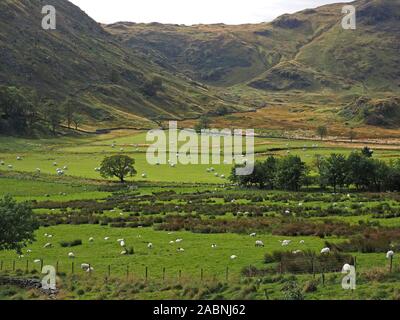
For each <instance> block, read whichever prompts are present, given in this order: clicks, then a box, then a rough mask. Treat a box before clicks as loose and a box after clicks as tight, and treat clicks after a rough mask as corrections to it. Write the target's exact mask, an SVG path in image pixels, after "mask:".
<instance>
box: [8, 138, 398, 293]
mask: <svg viewBox="0 0 400 320" xmlns="http://www.w3.org/2000/svg"><path fill="white" fill-rule="evenodd" d="M145 137H146V135H145V133H143V132H137V131H126V130H121V131H115V132H111V133H108V134H102V135H90V136H84V137H75V138H70V137H62V138H59V139H40V140H24V139H17V138H2V137H1V138H0V141H1V143H0V151H1V154H0V161H4V165H1V166H0V196H3V195H5V194H11V195H12V196H13V197H15V199H16V200H17V201H30V202H31V203H32V205H33V207H34V212H35V213H36V214H37V215H38V217H39V218H40V221H41V228H40V229H39V230H38V231H37V233H36V241H35V242H34V243H32V244H30V245H29V246H28V247H27V248H25V249H24V252H23V257H18V255H17V254H16V253H15V252H10V251H7V252H4V251H3V252H0V261H2V266H3V270H2V272H3V273H8V274H20V275H24V276H35V277H38V276H39V275H38V273H34V272H32V270H37V271H38V270H39V264H37V263H36V264H35V263H34V260H36V259H42V260H43V262H44V263H45V264H50V265H58V271H59V273H60V282H61V283H62V290H61V293H60V298H71V299H90V298H96V299H100V298H111V299H122V298H143V299H157V298H161V299H164V298H165V299H168V298H205V299H216V298H228V299H234V298H248V299H265V298H266V295H267V296H268V298H271V299H281V298H282V297H283V296H282V292H283V291H282V290H283V289H282V288H283V286H284V285H285V283H287V282H288V281H293V280H295V281H297V282H298V283H299V285H300V286H301V288H303V287H306V286H308V285H309V282H310V281H316V280H315V278H313V277H312V275H310V274H301V273H300V274H279V272H276V273H271V272H269V273H268V274H265V275H259V276H257V277H247V276H245V275H244V273H243V269H244V268H248V267H250V266H251V267H252V268H255V270H258V271H260V272H261V271H262V270H264V269H265V270H267V269H268V268H270V267H271V268H276V266H275V265H274V264H268V263H265V261H264V256H265V254H266V253H270V254H271V253H273V252H274V251H290V252H292V251H295V250H301V251H304V252H306V251H308V250H310V251H312V252H315V253H316V254H319V252H320V250H321V249H322V248H324V247H325V246H326V242H329V243H331V244H341V243H343V242H344V241H346V240H349V239H350V238H351V237H352V236H353V234H352V231H353V230H354V232H355V233H359V234H362V232H367V230H369V229H368V228H375V229H377V230H386V229H390V230H392V229H396V228H398V227H400V220H399V219H400V198H399V196H398V193H391V194H357V193H355V192H354V191H350V192H349V194H347V192H346V193H344V194H337V195H334V194H332V193H331V191H329V190H328V191H321V190H318V189H315V190H304V191H303V192H299V193H289V192H280V191H266V190H241V189H237V188H236V187H233V186H230V185H229V181H228V179H226V178H225V179H223V178H221V177H216V176H215V175H214V173H215V172H217V173H219V174H224V175H225V177H228V176H229V173H230V170H231V166H232V165H230V164H220V165H217V164H201V165H181V164H178V165H177V166H176V167H175V168H172V167H170V166H169V165H159V166H151V165H149V164H148V163H147V161H146V150H147V147H148V142H147V141H146V139H145ZM255 143H256V145H255V150H256V153H257V154H256V159H264V158H265V157H266V156H267V155H270V154H272V155H276V156H284V155H286V154H296V155H299V156H300V157H301V158H302V159H303V160H304V161H305V162H306V163H307V164H308V165H309V166H310V168H311V170H313V160H314V159H315V156H316V155H327V154H330V153H333V152H336V153H344V154H348V153H350V152H351V151H352V150H354V149H356V148H361V147H362V146H361V145H354V144H345V143H337V144H334V143H332V142H325V141H311V140H287V139H281V138H259V137H257V138H256V139H255ZM113 144H114V147H113V146H112V145H113ZM120 148H122V150H121V149H120ZM210 150H211V149H210ZM374 151H375V153H374V157H375V158H380V159H383V160H386V161H389V160H390V159H395V158H400V149H398V148H395V147H393V146H392V147H390V148H389V147H387V148H386V147H385V146H379V147H376V148H374ZM115 153H124V154H127V155H129V156H131V157H133V158H134V159H135V161H136V164H135V168H136V169H137V172H138V174H137V176H135V177H133V178H129V179H128V181H129V184H128V186H122V185H120V184H119V183H117V182H116V181H115V180H113V179H109V180H105V179H103V178H102V177H101V176H100V175H99V173H98V172H96V171H95V170H94V168H96V167H98V166H99V165H100V162H101V161H102V159H103V158H104V156H106V155H110V154H115ZM17 157H22V160H17ZM54 162H56V163H57V165H54V164H53V163H54ZM9 164H10V165H12V166H13V167H12V169H9V168H8V165H9ZM64 166H67V167H68V168H67V169H66V170H65V175H64V176H57V175H56V174H55V170H56V168H58V167H60V168H63V167H64ZM210 167H214V168H215V171H214V172H212V173H211V172H207V168H210ZM36 168H40V173H38V172H37V171H36ZM142 173H146V175H147V177H146V178H142V177H141V174H142ZM93 200H94V201H93ZM287 210H288V211H289V212H290V215H289V216H288V215H287V214H285V212H286V211H287ZM398 214H399V215H398ZM297 222H298V223H299V225H296V223H297ZM257 223H261V224H260V225H257ZM262 223H265V224H262ZM294 226H300V228H299V229H295V230H294V229H293V228H294ZM302 226H303V227H302ZM307 228H308V229H307ZM313 228H314V229H315V230H314V229H313ZM310 230H311V231H310ZM252 231H254V232H256V233H257V236H256V237H254V238H253V237H250V236H249V234H250V233H251V232H252ZM45 233H47V234H52V235H53V237H52V238H51V239H50V238H47V237H45V236H44V234H45ZM90 237H93V238H94V241H93V242H89V241H88V239H89V238H90ZM105 237H109V240H104V238H105ZM122 238H123V239H124V240H125V242H126V244H127V247H132V248H133V249H134V254H132V255H122V254H121V251H122V248H121V246H120V244H119V243H118V242H117V239H122ZM77 239H79V240H82V242H83V243H82V245H78V246H76V247H61V245H60V242H61V241H73V240H77ZM176 239H183V241H182V242H180V243H176V242H174V243H170V242H171V241H175V240H176ZM256 240H261V241H262V242H263V243H264V245H265V247H261V248H258V247H255V241H256ZM283 240H292V242H291V243H290V245H289V246H286V247H284V246H282V244H281V242H280V241H283ZM300 240H304V244H301V243H300ZM48 242H50V243H52V248H44V245H45V244H46V243H48ZM150 242H151V243H152V244H153V248H152V249H149V248H148V243H150ZM212 244H216V245H217V247H216V248H212V247H211V245H212ZM394 245H396V246H397V242H396V243H394ZM179 248H183V249H184V252H180V251H178V250H177V249H179ZM27 249H29V250H31V251H32V252H30V253H28V252H27V251H26V250H27ZM388 249H390V248H388ZM69 252H73V253H74V254H75V258H74V259H70V258H69V257H68V253H69ZM346 254H349V255H351V256H352V257H356V258H357V270H358V272H359V273H360V277H361V278H360V286H359V290H356V291H355V292H354V293H352V294H351V293H349V292H346V291H344V290H342V289H341V287H340V280H341V278H340V277H341V275H340V273H327V274H326V284H325V285H324V286H321V285H318V289H317V290H316V291H308V290H305V291H304V294H305V298H307V299H326V298H328V299H332V298H333V299H358V298H360V299H361V298H371V299H372V298H373V299H375V298H376V299H378V298H389V299H390V298H393V297H395V296H396V295H397V292H398V290H400V285H398V284H399V283H400V282H399V281H398V280H397V278H396V277H397V271H398V269H399V266H400V265H399V261H398V257H397V256H395V258H394V269H393V270H394V271H395V272H393V273H392V274H389V273H388V272H387V270H388V265H389V262H388V259H386V257H385V252H363V251H357V250H356V251H351V252H346ZM232 255H236V256H237V258H236V259H231V256H232ZM14 263H15V266H14V267H13V264H14ZM72 263H74V275H73V276H72ZM81 263H89V264H90V265H91V266H93V268H94V271H93V273H92V274H91V277H92V280H90V278H88V274H86V273H85V272H83V271H82V270H81V269H80V264H81ZM27 264H28V270H29V273H28V274H24V273H25V269H26V266H27ZM109 266H110V268H111V269H110V270H111V278H112V279H111V278H109V281H110V283H108V284H107V285H105V284H104V283H103V280H104V277H106V276H108V270H109V269H108V268H109ZM146 267H147V270H148V279H147V280H148V282H146V283H144V282H143V281H145V280H146V279H145V270H146ZM163 268H165V278H166V279H163ZM227 268H228V269H227ZM13 269H14V270H13ZM375 269H376V270H377V271H376V272H375V271H374V272H375V273H373V274H372V271H371V270H375ZM227 270H228V281H227V280H226V279H227V278H226V272H227ZM274 270H275V271H276V270H277V269H274ZM127 272H128V277H127ZM201 272H203V278H204V283H203V282H201V281H200V280H201ZM179 275H180V276H179ZM378 276H381V278H382V279H383V280H381V282H376V280H375V278H374V277H378ZM71 277H72V278H71ZM73 277H77V278H76V279H80V280H79V281H78V280H76V279H75V278H73ZM179 277H181V278H180V281H181V282H182V284H179V287H176V286H178V284H176V280H177V279H179ZM320 277H321V275H316V279H317V281H319V282H320V281H321V279H320ZM74 279H75V280H74ZM102 279H103V280H102ZM118 279H119V280H118ZM257 279H261V280H257ZM74 281H75V282H74ZM76 281H78V282H79V283H78V282H76ZM91 281H92V282H91ZM199 281H200V282H199ZM257 281H261V284H260V282H257ZM71 283H74V284H73V285H72V284H71ZM90 287H91V288H92V289H90ZM8 288H9V289H10V290H8V291H7V290H5V293H2V292H0V297H1V298H4V299H6V298H13V299H17V298H24V299H40V298H41V296H40V294H39V295H38V294H36V293H34V292H30V293H29V294H28V295H25V294H22V293H21V292H20V291H18V290H17V289H15V288H14V287H8ZM93 288H97V290H94V289H93ZM132 288H133V289H132ZM207 288H208V289H207ZM254 288H255V289H254ZM371 288H374V290H375V291H374V292H373V290H372V289H371ZM96 291H97V292H96ZM100 291H101V292H102V294H99V293H98V292H100ZM7 292H8V293H9V294H8V295H7ZM266 292H267V293H266Z"/></svg>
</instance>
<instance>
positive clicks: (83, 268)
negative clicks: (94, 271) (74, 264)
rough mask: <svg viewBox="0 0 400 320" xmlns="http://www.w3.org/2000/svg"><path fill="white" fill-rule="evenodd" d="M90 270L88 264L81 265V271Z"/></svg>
mask: <svg viewBox="0 0 400 320" xmlns="http://www.w3.org/2000/svg"><path fill="white" fill-rule="evenodd" d="M89 268H90V264H88V263H82V264H81V269H82V270H87V269H89Z"/></svg>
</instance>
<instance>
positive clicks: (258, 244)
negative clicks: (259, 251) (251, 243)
mask: <svg viewBox="0 0 400 320" xmlns="http://www.w3.org/2000/svg"><path fill="white" fill-rule="evenodd" d="M256 247H264V242H262V241H261V240H257V241H256Z"/></svg>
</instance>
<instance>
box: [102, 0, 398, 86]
mask: <svg viewBox="0 0 400 320" xmlns="http://www.w3.org/2000/svg"><path fill="white" fill-rule="evenodd" d="M353 4H354V5H355V6H356V9H357V29H356V30H344V29H342V27H341V20H342V17H343V14H342V13H341V9H342V7H343V4H332V5H326V6H322V7H319V8H316V9H307V10H303V11H301V12H298V13H296V14H292V15H289V14H286V15H283V16H280V17H278V18H277V19H275V20H274V21H272V22H271V23H262V24H256V25H239V26H227V25H223V24H220V25H195V26H180V25H161V24H156V23H155V24H134V23H124V22H120V23H116V24H112V25H108V26H107V27H106V30H107V31H109V32H110V33H113V34H115V35H116V36H117V38H118V39H120V40H121V41H123V42H124V43H125V44H127V45H128V46H130V47H131V48H134V49H135V50H138V51H141V52H144V53H146V54H148V55H149V56H152V57H153V59H154V61H156V62H158V64H159V65H163V66H170V69H179V70H183V71H184V72H185V73H186V74H188V75H190V76H192V77H194V78H195V79H197V80H199V81H204V82H206V83H209V84H213V85H218V86H231V85H238V84H243V83H246V82H247V83H248V84H249V85H250V86H253V87H255V88H258V89H263V90H271V91H275V90H291V89H303V90H307V91H308V90H313V91H318V90H321V89H332V90H334V91H338V90H350V89H351V88H354V89H360V88H364V89H367V90H368V89H370V90H372V91H374V90H378V91H382V90H398V89H399V86H400V73H399V71H398V70H399V69H398V68H397V66H398V64H399V62H400V56H399V53H400V41H399V40H400V23H399V21H400V1H398V0H394V1H393V0H358V1H355V2H354V3H353ZM377 49H379V50H377Z"/></svg>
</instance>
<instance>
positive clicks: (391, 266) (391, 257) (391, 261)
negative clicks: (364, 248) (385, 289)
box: [390, 256, 393, 273]
mask: <svg viewBox="0 0 400 320" xmlns="http://www.w3.org/2000/svg"><path fill="white" fill-rule="evenodd" d="M392 270H393V256H390V273H391V272H392Z"/></svg>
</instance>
